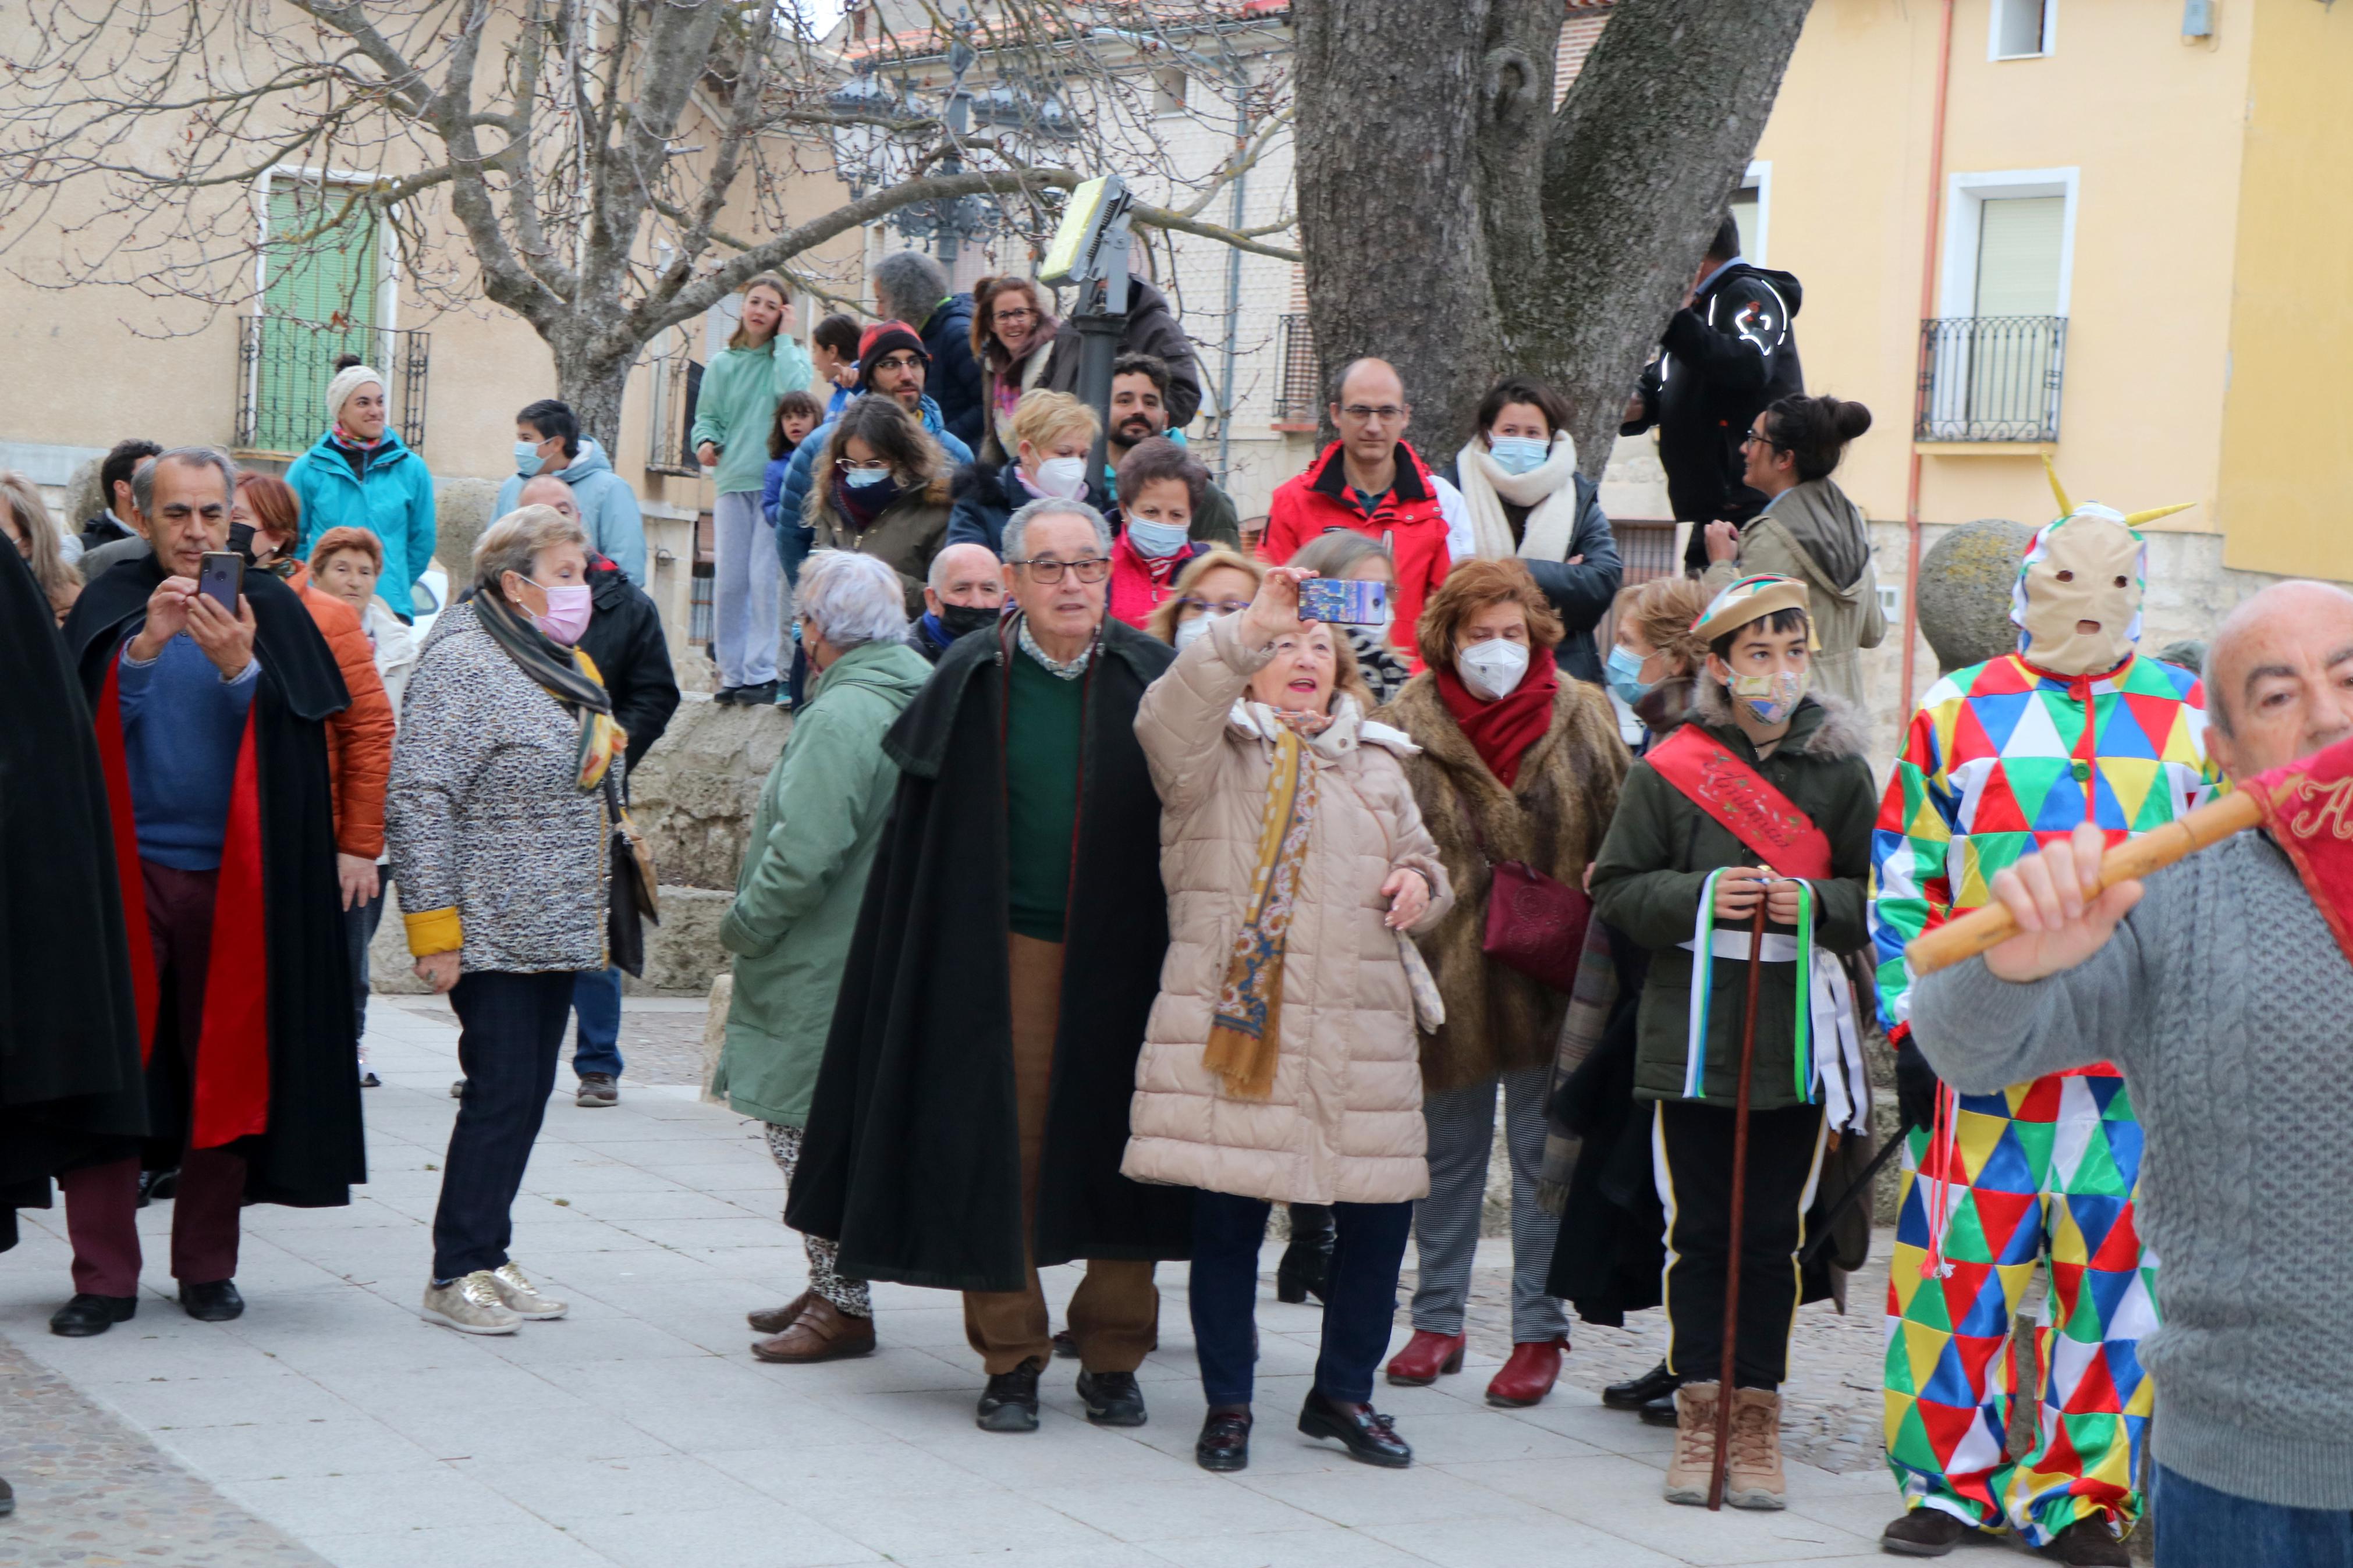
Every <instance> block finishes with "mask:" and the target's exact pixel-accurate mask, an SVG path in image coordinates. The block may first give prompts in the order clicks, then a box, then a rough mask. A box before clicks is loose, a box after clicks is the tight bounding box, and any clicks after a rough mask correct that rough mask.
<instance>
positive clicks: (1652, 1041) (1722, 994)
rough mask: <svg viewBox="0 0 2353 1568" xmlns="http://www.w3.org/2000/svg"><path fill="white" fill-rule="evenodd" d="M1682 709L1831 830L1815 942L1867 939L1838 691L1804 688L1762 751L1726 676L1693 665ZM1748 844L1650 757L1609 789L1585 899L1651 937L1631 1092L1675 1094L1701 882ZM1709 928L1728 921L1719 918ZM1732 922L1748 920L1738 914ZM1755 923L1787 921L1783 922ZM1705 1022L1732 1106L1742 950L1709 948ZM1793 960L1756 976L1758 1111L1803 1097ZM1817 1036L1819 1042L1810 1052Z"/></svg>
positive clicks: (1850, 763) (1864, 822)
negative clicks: (1751, 738) (1613, 792)
mask: <svg viewBox="0 0 2353 1568" xmlns="http://www.w3.org/2000/svg"><path fill="white" fill-rule="evenodd" d="M1700 686H1701V688H1702V691H1701V695H1700V696H1699V698H1698V700H1697V701H1696V703H1695V705H1694V708H1693V710H1692V717H1691V719H1690V720H1688V721H1687V722H1691V723H1702V722H1704V723H1705V727H1706V730H1707V732H1708V733H1709V734H1711V735H1713V736H1715V738H1716V739H1717V740H1719V741H1722V742H1724V743H1725V745H1726V746H1728V747H1730V748H1731V750H1732V752H1733V753H1734V754H1735V755H1736V756H1738V757H1739V758H1740V759H1741V760H1742V761H1744V762H1746V763H1748V764H1749V765H1750V766H1751V767H1753V768H1755V769H1756V770H1757V773H1759V774H1761V775H1762V776H1763V777H1764V778H1765V779H1767V781H1768V782H1770V783H1771V784H1772V785H1773V786H1774V787H1775V788H1776V789H1778V790H1779V791H1780V792H1781V793H1782V794H1783V795H1787V796H1788V799H1789V803H1790V804H1791V805H1795V806H1796V807H1797V808H1798V809H1799V810H1800V811H1802V812H1804V813H1805V814H1806V815H1807V816H1810V817H1811V818H1812V819H1813V823H1814V826H1817V827H1819V828H1820V829H1821V830H1822V833H1823V836H1824V837H1827V838H1829V839H1830V841H1831V875H1830V876H1829V877H1828V878H1826V879H1822V880H1820V881H1816V882H1814V883H1812V884H1811V886H1812V888H1813V891H1814V941H1815V942H1816V944H1817V946H1818V947H1819V948H1820V950H1821V952H1824V953H1826V954H1827V953H1837V952H1852V951H1853V950H1854V949H1856V948H1859V947H1862V945H1864V943H1866V942H1868V941H1869V940H1870V932H1869V930H1868V928H1867V927H1866V926H1865V924H1864V919H1863V909H1864V897H1863V895H1864V889H1865V885H1866V884H1867V882H1868V881H1869V879H1870V876H1871V825H1872V822H1873V818H1874V817H1875V816H1877V815H1878V809H1879V792H1878V790H1877V789H1876V788H1875V787H1874V786H1873V782H1872V774H1871V764H1870V763H1866V762H1864V761H1863V759H1862V732H1861V729H1860V726H1859V724H1858V723H1857V722H1856V721H1855V720H1854V719H1853V717H1852V713H1853V710H1852V709H1850V708H1849V707H1848V706H1847V705H1846V704H1845V703H1843V702H1841V701H1840V700H1838V699H1836V698H1830V699H1828V700H1827V703H1826V701H1825V700H1824V699H1822V698H1820V697H1809V698H1807V699H1806V700H1804V701H1803V702H1801V703H1799V706H1798V711H1797V712H1796V714H1794V715H1793V716H1792V717H1791V719H1790V722H1789V732H1788V734H1787V735H1786V736H1784V737H1783V738H1782V741H1781V743H1780V745H1778V747H1776V748H1775V749H1774V752H1773V754H1772V755H1771V756H1769V757H1767V758H1766V759H1765V760H1764V761H1762V762H1758V761H1757V752H1756V748H1755V747H1753V746H1751V745H1750V744H1749V743H1748V738H1747V737H1746V735H1744V734H1742V733H1741V731H1739V730H1738V728H1736V726H1735V725H1734V723H1733V722H1732V719H1731V715H1730V714H1729V712H1728V711H1726V710H1725V697H1724V688H1723V687H1722V686H1720V685H1718V684H1716V683H1715V682H1714V681H1713V680H1710V679H1706V678H1704V677H1703V678H1702V679H1701V681H1700ZM1756 864H1757V853H1756V851H1754V850H1752V849H1749V848H1747V847H1746V846H1744V845H1743V844H1742V843H1741V842H1740V840H1739V839H1737V838H1736V837H1733V835H1732V833H1731V832H1730V830H1728V829H1727V828H1725V826H1723V825H1722V824H1720V823H1718V822H1717V821H1716V820H1715V818H1714V817H1712V816H1708V815H1707V814H1706V813H1705V812H1704V811H1702V810H1701V809H1700V808H1699V807H1698V806H1696V805H1693V804H1692V802H1691V801H1690V800H1689V799H1688V798H1686V797H1685V796H1684V795H1683V792H1682V791H1680V790H1678V789H1676V788H1675V787H1674V786H1673V785H1672V784H1669V783H1667V781H1666V780H1665V779H1663V778H1662V777H1661V776H1660V775H1659V773H1658V772H1657V770H1655V769H1654V768H1652V767H1651V764H1650V763H1648V762H1645V761H1641V760H1639V759H1638V760H1637V761H1636V762H1635V763H1634V766H1633V770H1632V771H1631V772H1630V773H1628V774H1627V775H1626V784H1625V787H1624V789H1623V790H1622V791H1621V792H1620V795H1619V796H1618V814H1617V816H1614V817H1613V818H1611V819H1610V823H1609V837H1607V838H1605V839H1604V840H1603V841H1602V844H1601V854H1600V857H1599V858H1598V859H1596V860H1595V861H1594V863H1593V881H1592V892H1593V912H1594V915H1595V917H1596V918H1598V919H1599V920H1603V921H1608V922H1609V924H1611V925H1613V926H1615V927H1617V928H1618V929H1619V930H1620V931H1623V932H1625V933H1626V935H1627V936H1628V937H1629V938H1630V939H1631V940H1633V941H1634V942H1639V943H1641V945H1642V946H1644V947H1647V948H1649V949H1650V950H1651V972H1650V978H1649V980H1648V981H1646V982H1645V983H1644V984H1643V987H1642V1000H1641V1009H1640V1011H1639V1013H1638V1014H1637V1016H1636V1026H1635V1033H1636V1037H1637V1038H1636V1046H1635V1065H1634V1094H1635V1098H1637V1099H1639V1100H1681V1099H1682V1098H1683V1067H1684V1058H1685V1055H1686V1053H1687V1049H1688V1047H1689V1045H1690V1040H1691V986H1692V954H1691V953H1690V952H1689V951H1687V950H1686V949H1685V948H1684V947H1683V943H1684V942H1689V941H1690V940H1691V938H1692V927H1693V924H1694V921H1696V920H1697V918H1698V915H1699V894H1700V888H1701V886H1702V884H1704V882H1705V881H1706V880H1707V874H1708V873H1709V872H1710V871H1713V870H1715V869H1717V868H1720V867H1725V866H1754V865H1756ZM1717 929H1718V930H1719V931H1722V930H1724V929H1726V928H1725V927H1723V926H1719V927H1718V928H1717ZM1736 929H1742V930H1745V929H1746V928H1745V926H1741V927H1737V928H1736ZM1766 930H1767V931H1778V932H1779V933H1781V934H1783V935H1788V934H1790V931H1791V928H1790V927H1788V926H1783V925H1773V924H1769V923H1768V924H1767V927H1766ZM1714 963H1715V980H1714V987H1713V991H1712V993H1711V996H1710V1006H1709V1009H1708V1021H1707V1074H1706V1078H1705V1079H1704V1082H1703V1084H1702V1088H1703V1089H1704V1091H1705V1093H1706V1096H1707V1098H1708V1099H1709V1100H1711V1101H1716V1102H1718V1103H1721V1104H1724V1105H1726V1106H1729V1105H1730V1104H1731V1103H1732V1101H1733V1097H1734V1095H1735V1093H1736V1091H1737V1089H1738V1087H1739V1072H1740V1026H1741V1016H1742V1014H1743V1012H1744V1011H1745V1010H1746V1001H1747V994H1748V963H1747V961H1746V959H1735V958H1717V959H1715V960H1714ZM1797 967H1798V966H1797V965H1796V964H1794V963H1767V964H1765V965H1764V966H1763V973H1762V974H1761V975H1760V976H1759V978H1758V986H1757V1055H1756V1058H1755V1061H1754V1066H1753V1068H1752V1070H1751V1073H1750V1078H1749V1093H1750V1100H1749V1103H1750V1104H1751V1105H1753V1106H1755V1107H1756V1108H1757V1109H1758V1110H1778V1109H1781V1108H1784V1107H1788V1106H1792V1105H1796V1104H1799V1103H1800V1102H1799V1098H1798V1095H1797V1092H1796V1083H1795V1074H1794V1067H1795V1063H1794V1056H1795V1050H1796V1043H1797V1042H1796V1031H1795V1028H1794V1024H1795V1022H1796V1009H1797ZM1821 1048H1822V1047H1820V1046H1818V1047H1817V1050H1818V1051H1819V1050H1820V1049H1821Z"/></svg>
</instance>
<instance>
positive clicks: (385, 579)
mask: <svg viewBox="0 0 2353 1568" xmlns="http://www.w3.org/2000/svg"><path fill="white" fill-rule="evenodd" d="M286 482H287V483H288V484H289V485H290V486H292V487H293V490H294V495H295V499H296V500H300V501H301V503H302V557H303V559H304V560H306V561H307V560H309V559H310V555H311V546H312V545H314V544H316V543H318V542H319V536H320V535H321V534H322V533H324V532H326V531H328V530H329V529H331V528H364V529H366V530H367V531H369V532H370V533H373V534H375V536H376V538H377V539H379V540H381V541H383V542H384V574H383V575H382V576H380V577H378V578H377V579H376V590H375V591H376V597H378V598H380V599H382V600H383V601H384V602H385V604H386V605H390V606H391V607H392V613H393V614H394V615H396V616H399V617H400V618H401V619H402V620H403V621H410V620H414V619H416V607H417V606H416V603H415V601H414V599H413V598H412V597H411V595H412V594H413V593H414V591H415V589H416V586H417V584H418V583H419V582H420V581H422V580H423V579H424V576H425V569H426V568H427V567H428V566H430V565H431V564H432V563H433V541H434V536H435V531H436V529H435V522H434V516H433V474H432V472H431V470H430V469H428V468H426V466H425V459H424V458H420V457H418V456H417V454H416V453H414V452H412V451H410V450H409V449H408V448H407V447H406V446H404V445H403V444H402V442H401V439H400V437H398V436H397V435H395V434H394V433H393V432H392V431H390V430H386V431H385V433H384V444H383V445H382V446H380V447H377V448H376V449H375V452H374V453H373V454H372V455H371V456H370V458H369V459H368V465H367V478H366V479H361V478H360V476H359V475H357V474H355V473H353V471H352V465H351V464H350V462H349V461H348V460H346V459H345V458H344V457H343V448H342V447H338V446H336V445H335V437H334V433H333V432H332V431H329V432H328V433H327V434H326V435H324V436H322V437H319V443H318V445H317V446H315V447H311V449H310V450H309V451H307V452H305V453H303V454H302V455H301V457H299V458H295V459H294V462H293V466H292V467H290V468H288V469H287V470H286Z"/></svg>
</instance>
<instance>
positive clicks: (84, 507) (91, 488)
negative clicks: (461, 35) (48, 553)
mask: <svg viewBox="0 0 2353 1568" xmlns="http://www.w3.org/2000/svg"><path fill="white" fill-rule="evenodd" d="M105 461H106V459H105V458H83V459H82V460H81V461H80V462H79V463H77V464H75V465H74V471H73V476H72V477H71V478H70V479H67V480H66V499H65V511H64V512H63V513H62V514H61V515H60V516H59V517H58V521H60V522H62V523H63V524H65V530H66V531H67V532H68V533H79V532H80V531H81V525H82V524H83V523H85V522H87V521H90V519H91V518H93V517H96V516H97V515H98V514H99V513H100V512H101V511H104V510H106V509H107V506H108V505H109V504H110V503H111V500H113V498H112V497H111V496H104V495H100V493H99V490H98V468H99V465H100V464H101V463H103V462H105Z"/></svg>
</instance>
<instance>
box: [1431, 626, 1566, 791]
mask: <svg viewBox="0 0 2353 1568" xmlns="http://www.w3.org/2000/svg"><path fill="white" fill-rule="evenodd" d="M1431 672H1432V673H1433V674H1434V675H1436V676H1437V678H1438V695H1439V697H1440V699H1441V700H1444V702H1445V703H1446V710H1447V711H1448V712H1449V713H1451V714H1453V715H1454V721H1455V723H1457V724H1459V725H1461V728H1462V733H1463V736H1464V737H1465V738H1466V739H1467V740H1469V741H1470V742H1471V744H1472V746H1473V747H1474V748H1476V749H1477V751H1478V752H1479V760H1480V761H1481V762H1482V763H1486V764H1487V771H1488V772H1489V773H1493V774H1494V775H1495V778H1496V781H1497V782H1498V783H1500V784H1502V785H1503V786H1504V788H1505V789H1510V788H1511V787H1512V786H1513V784H1515V783H1516V782H1517V781H1518V779H1519V776H1520V760H1521V759H1522V758H1523V757H1525V756H1526V755H1527V752H1528V748H1529V747H1530V746H1533V745H1535V743H1536V742H1538V741H1541V740H1543V739H1544V735H1545V731H1546V730H1549V729H1551V728H1552V701H1553V699H1554V697H1556V696H1557V695H1558V694H1559V691H1560V668H1559V667H1558V666H1556V665H1555V664H1554V663H1553V661H1552V650H1551V649H1549V648H1541V647H1532V648H1530V649H1528V672H1527V674H1525V675H1524V676H1522V677H1521V678H1520V683H1519V685H1517V686H1516V687H1514V688H1513V689H1512V691H1511V694H1510V695H1509V696H1506V697H1498V698H1497V699H1495V700H1493V702H1487V701H1482V700H1480V699H1479V698H1477V697H1474V696H1472V692H1471V689H1470V688H1469V687H1467V686H1465V685H1463V684H1462V678H1461V676H1459V675H1456V674H1455V673H1454V671H1453V670H1451V669H1440V668H1438V667H1436V666H1434V665H1433V666H1432V667H1431Z"/></svg>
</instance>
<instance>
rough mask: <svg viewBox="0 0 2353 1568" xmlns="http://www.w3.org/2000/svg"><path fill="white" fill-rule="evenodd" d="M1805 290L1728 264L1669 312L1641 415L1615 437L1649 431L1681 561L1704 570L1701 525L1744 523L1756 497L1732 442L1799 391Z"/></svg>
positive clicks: (1760, 503)
mask: <svg viewBox="0 0 2353 1568" xmlns="http://www.w3.org/2000/svg"><path fill="white" fill-rule="evenodd" d="M1804 300H1805V289H1803V287H1802V286H1800V285H1799V282H1798V279H1796V277H1795V276H1793V275H1792V274H1790V273H1787V272H1774V271H1769V270H1767V268H1762V267H1752V266H1750V265H1749V264H1748V263H1747V262H1746V261H1735V262H1733V263H1732V264H1731V265H1729V266H1727V267H1726V268H1725V269H1724V270H1723V271H1722V272H1720V273H1718V274H1717V275H1716V276H1715V278H1713V279H1710V280H1709V282H1708V286H1707V288H1706V289H1704V291H1702V292H1701V293H1700V294H1699V295H1698V296H1696V297H1695V298H1694V300H1692V302H1691V303H1690V304H1689V305H1687V306H1685V307H1683V309H1682V310H1677V311H1676V312H1675V313H1674V315H1673V316H1672V318H1671V319H1669V321H1668V322H1667V331H1666V335H1665V336H1664V337H1663V338H1662V339H1661V340H1660V346H1661V347H1662V349H1663V350H1664V351H1665V352H1664V353H1662V354H1661V355H1660V356H1659V358H1658V359H1657V360H1656V361H1654V362H1653V363H1651V367H1650V368H1649V369H1648V370H1646V371H1644V372H1643V373H1642V383H1641V402H1642V408H1641V416H1640V417H1639V418H1636V419H1632V420H1629V421H1628V422H1627V423H1626V424H1624V425H1622V426H1619V434H1620V435H1622V436H1639V435H1641V433H1642V432H1643V431H1645V430H1648V429H1649V428H1650V427H1651V426H1652V425H1656V426H1658V427H1659V461H1660V462H1661V464H1662V465H1663V466H1664V467H1665V468H1666V470H1667V499H1668V500H1669V501H1670V502H1671V503H1672V505H1673V507H1674V512H1675V521H1678V522H1689V523H1693V524H1694V525H1695V526H1694V528H1693V529H1692V534H1691V542H1690V544H1689V545H1688V546H1687V548H1686V549H1685V551H1684V557H1683V558H1684V563H1685V564H1686V565H1688V566H1690V567H1692V568H1693V569H1694V570H1704V569H1705V568H1706V566H1707V534H1706V526H1707V524H1709V523H1711V522H1714V521H1717V520H1718V519H1722V520H1724V521H1730V522H1746V521H1748V520H1749V519H1750V518H1752V517H1755V516H1756V515H1757V513H1758V512H1759V511H1762V510H1764V509H1765V497H1764V495H1763V494H1762V493H1761V492H1759V491H1757V490H1754V489H1750V488H1749V487H1748V484H1747V482H1746V480H1745V479H1743V478H1742V477H1741V476H1742V472H1743V470H1744V468H1745V467H1746V465H1745V464H1744V463H1743V461H1742V458H1741V450H1740V440H1741V437H1744V436H1746V434H1747V433H1748V426H1750V425H1751V424H1752V423H1754V422H1755V420H1756V418H1757V415H1758V414H1760V413H1762V412H1763V411H1764V409H1765V406H1766V405H1767V404H1769V403H1771V402H1773V401H1774V400H1775V399H1776V398H1781V397H1788V396H1791V395H1795V394H1798V393H1801V392H1803V391H1805V390H1806V377H1805V372H1804V371H1803V369H1802V368H1801V367H1800V366H1799V363H1798V340H1797V337H1796V335H1795V333H1794V332H1793V331H1791V326H1790V323H1791V322H1792V321H1795V320H1796V319H1797V314H1798V311H1799V308H1800V307H1801V306H1802V304H1803V302H1804Z"/></svg>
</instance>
